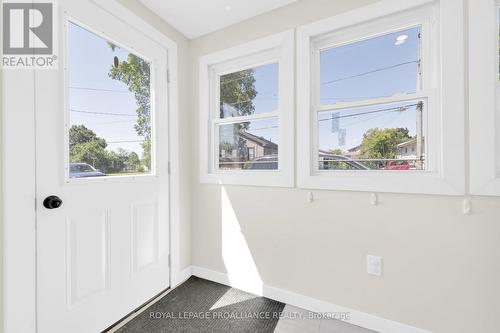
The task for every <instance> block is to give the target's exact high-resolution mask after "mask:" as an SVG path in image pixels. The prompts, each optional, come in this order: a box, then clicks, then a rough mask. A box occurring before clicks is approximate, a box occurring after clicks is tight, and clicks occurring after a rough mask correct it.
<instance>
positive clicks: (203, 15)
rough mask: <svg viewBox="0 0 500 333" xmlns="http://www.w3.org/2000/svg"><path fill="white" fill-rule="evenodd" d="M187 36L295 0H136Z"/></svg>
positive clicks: (228, 23) (213, 29)
mask: <svg viewBox="0 0 500 333" xmlns="http://www.w3.org/2000/svg"><path fill="white" fill-rule="evenodd" d="M140 1H141V2H142V3H143V4H144V5H145V6H146V7H148V8H149V9H151V10H152V11H153V12H154V13H156V14H157V15H158V16H160V17H161V18H162V19H164V20H165V21H166V22H168V23H169V24H170V25H172V26H173V27H174V28H176V29H177V30H179V31H180V32H181V33H183V34H184V35H185V36H186V37H188V38H191V39H192V38H196V37H200V36H202V35H205V34H208V33H210V32H213V31H215V30H219V29H222V28H224V27H227V26H229V25H231V24H235V23H238V22H241V21H243V20H246V19H248V18H250V17H253V16H257V15H260V14H262V13H265V12H268V11H271V10H273V9H275V8H278V7H281V6H285V5H287V4H289V3H292V2H295V1H296V0H251V1H249V0H140Z"/></svg>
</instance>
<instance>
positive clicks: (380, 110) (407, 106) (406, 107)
mask: <svg viewBox="0 0 500 333" xmlns="http://www.w3.org/2000/svg"><path fill="white" fill-rule="evenodd" d="M420 103H421V102H419V103H414V104H407V105H403V106H396V107H392V108H386V109H379V110H373V111H367V112H360V113H353V114H348V115H344V116H336V117H330V118H325V119H318V121H327V120H333V119H340V118H349V117H355V116H361V115H365V114H371V113H378V112H386V111H407V110H408V108H409V107H412V106H417V105H419V104H420Z"/></svg>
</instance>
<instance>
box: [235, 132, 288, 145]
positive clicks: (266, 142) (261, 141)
mask: <svg viewBox="0 0 500 333" xmlns="http://www.w3.org/2000/svg"><path fill="white" fill-rule="evenodd" d="M238 135H239V136H240V137H242V138H244V139H246V140H249V141H252V142H255V143H257V144H258V145H259V146H262V147H267V148H278V144H276V143H274V142H272V141H269V140H267V139H264V138H263V137H261V136H256V135H253V134H250V133H248V132H245V131H240V132H239V133H238Z"/></svg>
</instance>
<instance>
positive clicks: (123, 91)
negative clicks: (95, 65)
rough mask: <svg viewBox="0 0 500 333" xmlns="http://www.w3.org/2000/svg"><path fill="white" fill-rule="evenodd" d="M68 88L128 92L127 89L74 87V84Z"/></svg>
mask: <svg viewBox="0 0 500 333" xmlns="http://www.w3.org/2000/svg"><path fill="white" fill-rule="evenodd" d="M69 88H70V89H76V90H90V91H103V92H117V93H130V91H128V90H115V89H101V88H89V87H75V86H70V87H69Z"/></svg>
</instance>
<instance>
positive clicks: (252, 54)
mask: <svg viewBox="0 0 500 333" xmlns="http://www.w3.org/2000/svg"><path fill="white" fill-rule="evenodd" d="M293 52H294V33H293V31H286V32H283V33H279V34H276V35H272V36H270V37H266V38H262V39H259V40H255V41H252V42H249V43H246V44H242V45H239V46H237V47H233V48H230V49H225V50H223V51H220V52H216V53H212V54H208V55H205V56H202V57H200V63H199V66H200V68H199V89H200V101H199V102H200V106H199V110H200V181H201V182H202V183H217V184H235V185H256V186H280V187H293V186H294V167H293V161H294V154H293V151H294V149H293V144H294V140H293V132H294V131H293V118H294V112H293V111H294V97H293V91H294V74H293V72H294V54H293ZM274 63H277V64H278V108H277V110H276V111H274V112H266V113H261V114H253V115H248V116H238V117H226V118H220V104H219V98H220V97H219V93H220V89H219V84H220V76H222V75H224V74H229V73H234V72H238V71H241V70H245V69H249V68H255V67H258V66H262V65H267V64H274ZM269 119H276V120H277V121H278V126H279V127H278V169H277V170H220V169H219V167H218V156H219V139H218V135H217V133H218V130H217V129H218V127H219V126H221V125H230V124H235V123H240V122H244V121H258V120H269Z"/></svg>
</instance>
